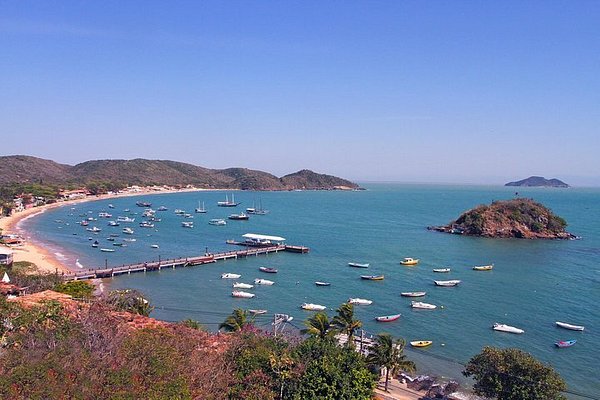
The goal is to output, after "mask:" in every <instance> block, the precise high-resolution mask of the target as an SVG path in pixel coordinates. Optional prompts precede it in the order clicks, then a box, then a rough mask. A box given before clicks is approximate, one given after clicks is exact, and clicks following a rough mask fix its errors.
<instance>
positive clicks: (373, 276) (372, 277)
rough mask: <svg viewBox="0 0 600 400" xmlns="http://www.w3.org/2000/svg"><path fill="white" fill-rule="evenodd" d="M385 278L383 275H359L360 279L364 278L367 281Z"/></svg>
mask: <svg viewBox="0 0 600 400" xmlns="http://www.w3.org/2000/svg"><path fill="white" fill-rule="evenodd" d="M383 278H385V276H384V275H361V276H360V279H365V280H367V281H382V280H383Z"/></svg>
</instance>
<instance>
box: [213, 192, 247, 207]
mask: <svg viewBox="0 0 600 400" xmlns="http://www.w3.org/2000/svg"><path fill="white" fill-rule="evenodd" d="M240 204H242V203H236V202H235V199H234V197H233V193H232V194H231V201H229V197H228V196H227V195H225V201H217V206H219V207H237V206H238V205H240Z"/></svg>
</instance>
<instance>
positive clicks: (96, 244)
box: [92, 240, 100, 247]
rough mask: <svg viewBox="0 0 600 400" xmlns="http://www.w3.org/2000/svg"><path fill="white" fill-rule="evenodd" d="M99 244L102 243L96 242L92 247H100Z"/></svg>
mask: <svg viewBox="0 0 600 400" xmlns="http://www.w3.org/2000/svg"><path fill="white" fill-rule="evenodd" d="M99 244H100V243H98V241H97V240H96V241H94V243H92V247H98V245H99Z"/></svg>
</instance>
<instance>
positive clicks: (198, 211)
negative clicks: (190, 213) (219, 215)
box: [194, 202, 206, 214]
mask: <svg viewBox="0 0 600 400" xmlns="http://www.w3.org/2000/svg"><path fill="white" fill-rule="evenodd" d="M194 212H196V213H198V214H205V213H206V208H204V202H202V206H201V205H200V202H198V207H196V209H195V210H194Z"/></svg>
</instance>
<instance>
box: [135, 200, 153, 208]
mask: <svg viewBox="0 0 600 400" xmlns="http://www.w3.org/2000/svg"><path fill="white" fill-rule="evenodd" d="M135 205H136V206H138V207H152V203H148V202H147V201H136V202H135Z"/></svg>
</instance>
